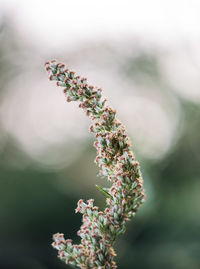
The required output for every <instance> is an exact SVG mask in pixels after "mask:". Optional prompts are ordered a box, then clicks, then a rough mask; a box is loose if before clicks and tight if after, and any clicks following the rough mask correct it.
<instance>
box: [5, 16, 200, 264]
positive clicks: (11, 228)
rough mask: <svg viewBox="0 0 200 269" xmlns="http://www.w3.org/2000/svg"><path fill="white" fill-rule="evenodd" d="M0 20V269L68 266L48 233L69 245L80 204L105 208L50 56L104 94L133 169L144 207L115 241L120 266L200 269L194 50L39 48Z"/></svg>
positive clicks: (77, 115) (198, 99) (82, 134)
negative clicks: (48, 66)
mask: <svg viewBox="0 0 200 269" xmlns="http://www.w3.org/2000/svg"><path fill="white" fill-rule="evenodd" d="M0 16H1V23H0V215H1V221H0V238H1V240H0V249H1V251H0V268H2V269H14V268H16V269H18V268H20V269H23V268H29V269H32V268H33V269H40V268H41V269H45V268H48V269H54V268H57V269H59V268H68V267H69V266H67V265H65V264H63V263H62V262H61V261H59V260H58V259H57V256H56V255H57V253H56V251H55V250H54V249H53V248H52V247H51V241H52V239H51V238H52V235H53V234H54V233H56V232H63V233H64V234H65V236H66V238H72V239H73V240H74V242H78V240H79V238H78V237H77V235H76V231H77V230H78V229H79V227H80V224H81V215H77V214H75V213H74V209H75V207H76V203H77V201H78V200H79V199H80V198H83V199H89V198H95V202H96V204H97V205H98V206H100V207H103V206H104V198H103V197H102V196H101V194H99V193H98V192H97V190H96V189H95V184H99V185H102V186H104V185H105V184H106V181H105V180H104V179H100V178H96V174H97V171H98V170H97V167H95V164H94V163H93V159H94V157H95V149H94V148H93V147H92V144H93V137H92V136H91V135H90V134H89V133H88V126H89V121H88V119H85V115H84V114H83V113H82V112H81V111H80V110H79V109H78V106H77V104H71V103H70V104H68V103H65V100H64V96H63V95H62V90H61V89H59V88H56V86H55V85H54V83H52V82H49V81H48V78H47V74H46V73H45V71H44V69H43V64H44V62H45V61H46V60H48V59H51V58H54V57H55V58H57V59H59V60H61V61H63V62H65V63H66V64H67V65H68V66H69V67H70V68H74V69H76V70H77V73H80V75H84V76H87V77H88V79H89V80H90V81H91V83H93V84H95V85H98V86H102V87H103V88H104V93H105V95H106V96H107V97H108V99H109V101H110V103H111V104H113V107H114V108H115V109H116V110H117V111H118V117H119V118H120V119H121V120H122V122H123V123H124V124H125V125H126V127H127V131H128V134H129V135H130V137H131V140H132V142H133V150H134V153H135V154H136V157H137V159H138V160H139V162H140V165H141V169H142V173H143V177H144V185H145V189H146V196H147V199H146V203H145V204H144V205H143V206H142V208H141V209H140V211H139V212H138V213H137V215H136V217H135V218H134V219H133V220H132V221H131V222H130V223H129V224H128V227H127V232H126V234H125V235H124V236H122V237H121V238H120V239H119V240H118V241H117V242H116V244H115V248H116V252H117V254H118V255H117V263H118V266H119V268H121V269H131V268H136V269H160V268H162V269H169V268H170V269H199V268H200V105H199V104H200V81H199V69H200V68H199V66H200V65H199V64H200V59H199V61H198V58H197V57H195V51H194V50H193V47H192V46H188V45H187V46H186V45H185V43H183V44H182V45H181V44H180V45H179V46H177V47H168V48H166V47H165V48H162V47H159V46H158V45H157V46H155V45H152V44H151V45H149V46H148V45H147V44H146V43H145V44H144V42H143V41H142V40H138V39H137V38H132V39H131V38H130V37H129V38H128V39H127V40H123V42H119V43H117V42H115V41H113V42H112V41H111V40H109V41H108V40H106V39H101V40H95V41H93V42H92V41H90V42H89V41H88V42H85V43H80V44H79V45H77V46H76V47H74V48H72V47H70V48H66V49H64V48H62V49H60V50H58V49H52V50H47V51H45V50H44V49H41V50H40V49H39V46H38V47H37V46H35V45H31V43H30V42H27V41H26V39H27V37H26V38H24V39H23V35H22V33H21V32H20V33H19V31H18V29H17V27H16V26H15V24H14V23H13V21H12V19H11V18H10V17H9V16H8V15H7V14H0ZM30 34H31V33H30ZM187 70H190V72H187ZM191 70H192V71H191ZM195 74H197V75H198V77H197V78H196V77H195ZM190 85H191V87H190ZM69 268H70V267H69Z"/></svg>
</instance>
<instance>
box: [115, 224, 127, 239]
mask: <svg viewBox="0 0 200 269" xmlns="http://www.w3.org/2000/svg"><path fill="white" fill-rule="evenodd" d="M125 231H126V227H125V226H123V228H122V229H121V230H119V231H118V232H117V234H116V237H118V236H119V235H120V234H122V233H124V232H125Z"/></svg>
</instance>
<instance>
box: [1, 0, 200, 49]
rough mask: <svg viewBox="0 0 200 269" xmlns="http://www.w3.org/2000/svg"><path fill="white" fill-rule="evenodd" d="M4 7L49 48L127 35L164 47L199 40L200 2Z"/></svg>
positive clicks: (31, 2) (4, 0)
mask: <svg viewBox="0 0 200 269" xmlns="http://www.w3.org/2000/svg"><path fill="white" fill-rule="evenodd" d="M1 6H2V7H3V8H6V9H8V10H9V11H10V12H12V14H13V17H14V20H15V22H16V23H17V24H19V25H20V26H22V27H21V29H20V31H22V32H23V34H26V35H27V37H28V39H30V40H31V42H34V40H35V41H37V44H38V40H40V42H39V44H38V45H39V46H41V47H46V48H47V47H57V46H59V47H61V46H62V45H63V46H67V45H73V46H74V45H75V44H76V43H77V41H78V40H81V41H83V40H88V39H94V38H96V37H104V38H118V39H121V38H122V37H123V35H134V36H139V37H145V38H147V39H150V40H155V41H156V42H159V43H162V44H165V45H168V43H171V42H177V41H178V42H180V40H187V41H197V40H198V41H199V40H200V1H199V0H138V1H134V0H129V1H128V0H123V1H117V0H101V1H97V0H96V1H95V0H84V1H83V0H73V1H72V0H71V1H69V0H56V1H55V0H54V1H51V0H1V1H0V7H1Z"/></svg>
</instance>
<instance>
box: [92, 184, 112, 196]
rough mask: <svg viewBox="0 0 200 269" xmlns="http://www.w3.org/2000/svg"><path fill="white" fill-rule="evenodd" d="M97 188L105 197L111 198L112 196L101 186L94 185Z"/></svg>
mask: <svg viewBox="0 0 200 269" xmlns="http://www.w3.org/2000/svg"><path fill="white" fill-rule="evenodd" d="M95 186H96V188H97V190H99V191H100V192H101V193H102V194H103V195H104V196H106V197H107V198H110V199H113V198H112V196H111V195H110V194H109V193H108V192H107V191H106V190H104V189H103V188H101V187H100V186H99V185H95Z"/></svg>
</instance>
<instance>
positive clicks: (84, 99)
mask: <svg viewBox="0 0 200 269" xmlns="http://www.w3.org/2000/svg"><path fill="white" fill-rule="evenodd" d="M45 66H46V70H47V72H48V74H49V79H50V80H55V81H57V85H58V86H63V87H65V88H64V93H65V95H66V97H67V101H68V102H70V101H80V103H79V107H80V108H82V109H83V110H84V111H85V112H86V115H87V116H89V117H90V119H91V121H92V125H91V126H90V132H92V133H94V135H95V138H96V141H95V142H94V146H95V147H96V149H97V156H96V158H95V163H96V164H97V165H98V166H99V168H100V172H99V175H100V176H103V177H107V179H108V180H109V181H111V182H112V186H111V187H110V188H102V187H100V186H98V185H96V187H97V189H98V190H99V191H100V192H101V193H102V194H103V195H104V196H105V197H106V208H105V210H104V211H99V210H98V207H97V206H94V200H93V199H90V200H88V201H86V202H84V201H83V200H82V199H81V200H79V201H78V205H77V208H76V210H75V212H76V213H77V212H80V213H81V214H83V217H82V222H83V223H82V226H81V227H80V230H79V231H78V232H77V234H78V235H79V236H80V237H81V243H80V244H79V245H76V244H72V240H71V239H67V240H65V238H64V235H63V234H61V233H57V234H54V235H53V240H54V242H53V243H52V246H53V247H54V248H56V249H57V250H58V256H59V258H60V259H61V260H63V261H64V262H65V263H66V264H70V265H74V266H75V267H80V268H82V269H86V268H87V269H89V268H93V269H94V268H96V269H115V268H117V266H116V263H115V261H114V257H115V256H116V254H115V252H114V249H113V244H114V242H115V240H116V239H117V237H118V236H119V235H121V234H123V233H124V232H125V229H126V228H125V224H126V222H127V221H128V220H130V219H131V218H132V217H133V216H134V215H135V212H136V211H137V209H138V208H139V207H140V206H141V204H142V203H143V202H144V199H145V195H144V190H143V186H142V182H143V180H142V175H141V172H140V168H139V163H138V162H137V161H135V158H134V155H133V153H132V151H131V149H130V146H131V145H130V141H129V138H128V136H127V134H126V130H125V127H124V126H123V125H122V124H121V122H120V121H119V120H118V119H117V118H116V117H115V115H116V111H115V110H113V109H112V108H111V107H110V106H106V105H105V103H106V99H105V98H103V97H102V89H100V88H97V87H93V86H90V85H88V83H87V79H86V78H81V77H80V76H76V75H75V72H72V71H70V70H69V69H67V68H66V67H65V65H64V64H62V63H57V62H56V61H55V60H52V61H50V62H46V63H45Z"/></svg>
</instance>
